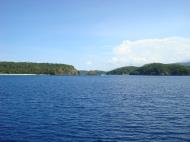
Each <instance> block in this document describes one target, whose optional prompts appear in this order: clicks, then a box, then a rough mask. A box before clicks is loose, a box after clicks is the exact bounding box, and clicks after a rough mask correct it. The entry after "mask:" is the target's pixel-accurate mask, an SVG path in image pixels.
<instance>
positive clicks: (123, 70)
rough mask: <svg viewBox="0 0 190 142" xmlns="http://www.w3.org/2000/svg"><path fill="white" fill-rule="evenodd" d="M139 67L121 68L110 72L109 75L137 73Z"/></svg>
mask: <svg viewBox="0 0 190 142" xmlns="http://www.w3.org/2000/svg"><path fill="white" fill-rule="evenodd" d="M136 69H137V67H134V66H128V67H121V68H117V69H114V70H111V71H108V72H107V73H106V74H107V75H122V74H130V73H131V72H133V71H135V70H136Z"/></svg>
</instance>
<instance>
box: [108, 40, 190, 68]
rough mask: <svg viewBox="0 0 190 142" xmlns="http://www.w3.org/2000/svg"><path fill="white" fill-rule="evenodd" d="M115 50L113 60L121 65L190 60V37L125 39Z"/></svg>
mask: <svg viewBox="0 0 190 142" xmlns="http://www.w3.org/2000/svg"><path fill="white" fill-rule="evenodd" d="M113 52H114V57H113V58H112V60H111V62H112V63H113V64H115V65H120V66H121V65H142V64H146V63H150V62H162V63H173V62H179V61H186V60H190V38H181V37H168V38H158V39H142V40H134V41H131V40H125V41H123V42H122V43H121V44H120V45H118V46H117V47H115V48H114V50H113Z"/></svg>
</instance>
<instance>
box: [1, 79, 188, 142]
mask: <svg viewBox="0 0 190 142" xmlns="http://www.w3.org/2000/svg"><path fill="white" fill-rule="evenodd" d="M1 141H3V142H61V141H63V142H126V141H136V142H144V141H150V142H152V141H154V142H163V141H164V142H188V141H190V77H188V76H181V77H178V76H92V77H91V76H83V77H81V76H0V142H1Z"/></svg>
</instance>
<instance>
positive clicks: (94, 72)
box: [79, 70, 106, 76]
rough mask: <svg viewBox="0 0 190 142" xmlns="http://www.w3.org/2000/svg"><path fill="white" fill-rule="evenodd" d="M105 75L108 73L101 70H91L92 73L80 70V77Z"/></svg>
mask: <svg viewBox="0 0 190 142" xmlns="http://www.w3.org/2000/svg"><path fill="white" fill-rule="evenodd" d="M105 73H106V72H104V71H100V70H90V71H86V70H80V71H79V75H81V76H85V75H102V74H105Z"/></svg>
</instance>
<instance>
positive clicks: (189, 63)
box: [177, 62, 190, 66]
mask: <svg viewBox="0 0 190 142" xmlns="http://www.w3.org/2000/svg"><path fill="white" fill-rule="evenodd" d="M177 64H180V65H183V66H190V62H184V63H177Z"/></svg>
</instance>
